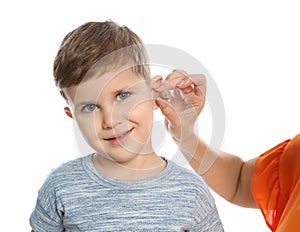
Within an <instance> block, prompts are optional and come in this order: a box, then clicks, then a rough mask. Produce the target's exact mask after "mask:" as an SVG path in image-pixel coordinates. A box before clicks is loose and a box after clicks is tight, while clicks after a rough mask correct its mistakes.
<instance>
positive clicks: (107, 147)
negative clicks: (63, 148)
mask: <svg viewBox="0 0 300 232" xmlns="http://www.w3.org/2000/svg"><path fill="white" fill-rule="evenodd" d="M160 82H161V77H154V78H153V79H152V80H151V83H150V86H149V81H146V80H145V79H144V78H143V77H141V76H139V75H137V74H135V73H133V72H132V71H131V69H130V70H125V71H121V72H119V73H108V74H105V75H103V76H101V77H99V78H92V79H89V80H88V81H85V82H82V83H81V84H80V85H74V86H71V87H70V88H67V89H64V93H65V95H66V96H67V98H68V106H66V107H65V108H64V111H65V113H66V115H67V116H68V117H70V118H72V119H73V120H75V121H76V123H77V124H78V126H79V128H80V130H81V132H82V134H83V136H84V138H85V139H86V141H87V142H88V143H89V145H91V146H92V147H93V148H94V150H95V151H96V153H95V155H94V156H93V160H92V161H93V164H94V166H95V168H96V169H97V170H99V171H100V172H101V173H103V174H104V175H106V176H108V177H110V178H114V179H119V180H137V179H144V178H147V177H150V176H153V175H156V174H158V173H160V172H161V171H162V170H163V169H164V168H165V166H166V162H165V161H164V160H163V159H162V158H161V157H159V156H158V155H157V154H155V152H154V150H153V148H152V146H151V127H152V123H153V110H156V109H157V108H158V106H157V104H156V103H155V101H154V100H153V97H152V93H153V92H152V91H151V86H154V87H155V86H159V85H160ZM31 231H32V232H33V230H31Z"/></svg>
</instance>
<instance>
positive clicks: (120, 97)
mask: <svg viewBox="0 0 300 232" xmlns="http://www.w3.org/2000/svg"><path fill="white" fill-rule="evenodd" d="M130 94H131V93H129V92H121V93H119V94H117V100H118V101H122V100H124V99H126V98H128V97H129V96H130Z"/></svg>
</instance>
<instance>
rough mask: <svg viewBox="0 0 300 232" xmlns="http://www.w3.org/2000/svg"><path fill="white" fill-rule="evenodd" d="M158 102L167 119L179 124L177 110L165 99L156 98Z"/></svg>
mask: <svg viewBox="0 0 300 232" xmlns="http://www.w3.org/2000/svg"><path fill="white" fill-rule="evenodd" d="M156 104H157V105H158V107H159V109H160V110H161V112H162V114H163V115H164V116H165V117H166V119H167V120H168V121H169V122H170V123H171V124H174V125H178V123H180V119H179V117H178V114H177V113H176V111H175V110H174V109H173V108H172V107H171V106H170V105H169V104H168V103H166V102H165V101H163V100H160V99H156Z"/></svg>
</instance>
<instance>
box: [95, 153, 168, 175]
mask: <svg viewBox="0 0 300 232" xmlns="http://www.w3.org/2000/svg"><path fill="white" fill-rule="evenodd" d="M92 161H93V164H94V166H95V168H96V169H97V170H98V171H99V172H101V173H102V174H103V175H105V176H107V177H110V178H113V179H117V180H141V179H145V178H148V177H151V176H154V175H157V174H159V173H160V172H161V171H162V170H164V169H165V167H166V161H165V160H164V159H163V158H161V157H159V156H157V155H156V154H155V153H152V154H148V155H139V156H137V157H136V158H135V159H134V161H131V162H130V163H118V162H116V161H113V160H110V159H107V158H105V157H103V156H102V155H99V154H97V153H96V154H95V155H93V157H92Z"/></svg>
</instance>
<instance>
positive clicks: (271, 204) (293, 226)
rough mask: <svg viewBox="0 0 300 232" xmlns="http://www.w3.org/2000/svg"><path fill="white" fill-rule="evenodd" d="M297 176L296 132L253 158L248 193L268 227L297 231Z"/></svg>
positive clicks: (299, 166)
mask: <svg viewBox="0 0 300 232" xmlns="http://www.w3.org/2000/svg"><path fill="white" fill-rule="evenodd" d="M299 177H300V134H299V135H297V136H296V137H294V138H293V139H292V140H286V141H284V142H282V143H280V144H278V145H277V146H275V147H274V148H272V149H270V150H268V151H266V152H265V153H263V154H262V155H261V156H259V157H258V158H257V160H256V161H255V164H254V171H253V176H252V193H253V196H254V198H255V200H256V202H257V205H258V206H259V208H260V209H261V211H262V213H263V215H264V218H265V221H266V223H267V225H268V226H269V227H270V228H271V230H272V231H276V232H296V231H297V232H299V231H300V178H299Z"/></svg>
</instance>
